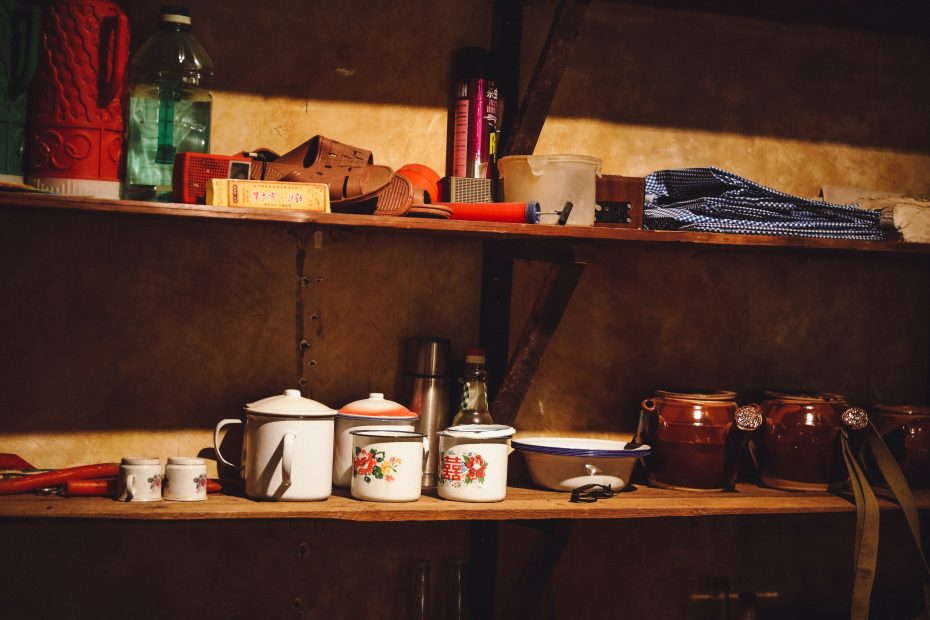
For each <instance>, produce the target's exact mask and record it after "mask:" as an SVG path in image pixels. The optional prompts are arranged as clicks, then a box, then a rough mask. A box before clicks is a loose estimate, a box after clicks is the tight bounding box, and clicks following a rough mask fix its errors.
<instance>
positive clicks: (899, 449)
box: [872, 405, 930, 489]
mask: <svg viewBox="0 0 930 620" xmlns="http://www.w3.org/2000/svg"><path fill="white" fill-rule="evenodd" d="M872 419H873V421H874V423H875V427H876V428H877V429H878V432H879V433H880V434H881V436H882V438H883V439H884V440H885V444H886V445H887V446H888V449H889V450H891V453H892V454H893V455H894V458H895V459H896V460H897V461H898V464H899V465H900V466H901V471H902V472H904V477H905V478H906V479H907V483H908V484H909V485H910V486H911V488H912V489H930V407H917V406H911V405H898V406H891V405H876V406H875V410H874V412H873V413H872Z"/></svg>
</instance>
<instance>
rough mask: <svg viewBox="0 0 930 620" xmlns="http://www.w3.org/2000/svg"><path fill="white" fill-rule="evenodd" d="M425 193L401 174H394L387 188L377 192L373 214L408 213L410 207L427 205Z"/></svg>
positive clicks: (427, 198) (398, 214)
mask: <svg viewBox="0 0 930 620" xmlns="http://www.w3.org/2000/svg"><path fill="white" fill-rule="evenodd" d="M429 202H430V199H429V196H427V195H426V193H425V192H424V191H423V190H422V189H420V188H418V187H415V186H414V184H413V182H412V181H411V180H410V179H408V178H407V177H405V176H404V175H402V174H395V175H394V177H393V178H392V179H391V183H390V184H389V185H388V187H387V189H386V190H384V191H383V192H381V193H380V194H378V202H377V206H376V208H375V215H396V216H401V215H408V214H409V213H410V211H411V209H415V208H418V207H423V206H427V205H429Z"/></svg>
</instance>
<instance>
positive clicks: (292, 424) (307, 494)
mask: <svg viewBox="0 0 930 620" xmlns="http://www.w3.org/2000/svg"><path fill="white" fill-rule="evenodd" d="M245 413H246V420H245V434H244V439H243V442H244V446H245V449H244V450H243V452H244V460H243V462H242V464H241V465H236V464H234V463H231V462H229V461H228V460H227V459H226V458H225V457H224V456H223V454H222V453H221V452H220V431H221V430H222V429H223V427H225V426H229V425H232V424H242V423H243V422H242V420H239V419H237V418H231V419H227V420H221V421H220V422H219V424H217V425H216V430H215V431H214V433H213V446H214V448H215V450H216V456H217V458H218V459H219V460H220V461H221V462H222V463H224V464H226V465H228V466H230V467H242V468H243V469H244V472H243V473H244V477H245V494H246V495H247V496H248V497H250V498H252V499H268V500H284V501H317V500H323V499H326V498H328V497H329V496H330V494H331V493H332V491H333V481H332V477H333V418H334V416H335V415H336V412H335V411H334V410H332V409H330V408H329V407H327V406H326V405H323V404H320V403H318V402H316V401H314V400H311V399H309V398H304V397H302V396H301V395H300V390H285V392H284V395H283V396H272V397H270V398H265V399H262V400H260V401H257V402H254V403H251V404H250V405H247V406H246V408H245Z"/></svg>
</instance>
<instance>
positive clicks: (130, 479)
mask: <svg viewBox="0 0 930 620" xmlns="http://www.w3.org/2000/svg"><path fill="white" fill-rule="evenodd" d="M135 496H136V475H135V474H129V475H127V476H126V501H127V502H131V501H132V498H134V497H135Z"/></svg>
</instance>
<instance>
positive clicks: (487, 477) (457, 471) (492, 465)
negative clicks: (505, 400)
mask: <svg viewBox="0 0 930 620" xmlns="http://www.w3.org/2000/svg"><path fill="white" fill-rule="evenodd" d="M515 432H516V431H515V430H514V429H513V427H511V426H505V425H503V424H462V425H460V426H451V427H449V428H447V429H446V430H444V431H442V432H441V433H439V476H438V483H437V485H436V489H437V491H438V492H439V497H441V498H443V499H451V500H454V501H457V502H500V501H503V499H504V498H505V497H507V456H508V454H510V438H511V437H513V435H514V433H515Z"/></svg>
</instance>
